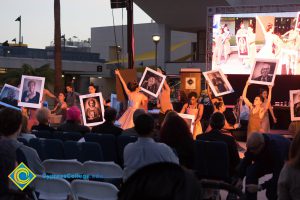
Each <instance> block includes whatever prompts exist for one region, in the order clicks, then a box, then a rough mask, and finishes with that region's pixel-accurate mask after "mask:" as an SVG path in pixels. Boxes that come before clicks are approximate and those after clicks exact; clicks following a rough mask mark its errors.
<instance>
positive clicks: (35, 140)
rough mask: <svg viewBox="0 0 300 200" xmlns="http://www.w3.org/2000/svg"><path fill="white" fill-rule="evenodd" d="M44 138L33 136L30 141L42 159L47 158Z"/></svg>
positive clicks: (30, 144)
mask: <svg viewBox="0 0 300 200" xmlns="http://www.w3.org/2000/svg"><path fill="white" fill-rule="evenodd" d="M42 140H44V139H39V138H32V139H31V140H30V141H29V146H30V147H31V148H33V149H35V150H36V151H37V153H38V155H39V157H40V159H41V160H45V152H44V151H43V150H44V148H43V145H44V143H42V142H41V141H42Z"/></svg>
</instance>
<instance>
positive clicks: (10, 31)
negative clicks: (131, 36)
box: [0, 0, 151, 48]
mask: <svg viewBox="0 0 300 200" xmlns="http://www.w3.org/2000/svg"><path fill="white" fill-rule="evenodd" d="M60 2H61V33H62V34H65V35H66V39H68V38H70V37H73V36H76V37H78V38H79V39H81V40H86V39H88V38H89V37H91V36H90V35H91V27H100V26H112V25H113V20H112V10H111V8H110V0H61V1H60ZM53 8H54V1H53V0H25V1H24V0H4V1H1V12H0V27H1V28H0V43H2V42H4V41H5V40H8V41H9V42H11V40H12V39H14V38H16V39H17V42H18V39H19V22H15V19H16V18H17V17H18V16H19V15H21V16H22V35H23V37H24V39H23V40H24V43H26V44H28V45H29V47H30V48H44V47H45V46H47V45H49V44H50V42H51V41H53V38H54V10H53ZM114 14H115V23H116V25H120V24H122V9H114ZM126 15H127V13H126V9H124V24H126ZM150 22H151V18H150V17H149V16H148V15H147V14H146V13H145V12H144V11H142V10H141V9H140V8H139V7H138V6H136V5H135V6H134V23H150Z"/></svg>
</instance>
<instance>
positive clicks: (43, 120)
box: [31, 108, 55, 132]
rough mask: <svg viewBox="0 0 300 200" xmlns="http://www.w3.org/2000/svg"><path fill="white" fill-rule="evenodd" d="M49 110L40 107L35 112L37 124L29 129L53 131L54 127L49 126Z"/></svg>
mask: <svg viewBox="0 0 300 200" xmlns="http://www.w3.org/2000/svg"><path fill="white" fill-rule="evenodd" d="M49 118H50V110H49V109H48V108H40V109H38V110H37V112H36V119H37V120H38V122H39V125H35V126H32V128H31V130H34V131H50V132H53V131H55V129H54V128H52V127H50V126H49V121H50V119H49Z"/></svg>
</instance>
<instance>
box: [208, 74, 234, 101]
mask: <svg viewBox="0 0 300 200" xmlns="http://www.w3.org/2000/svg"><path fill="white" fill-rule="evenodd" d="M203 75H204V77H205V79H206V80H207V82H208V84H209V86H210V88H211V90H212V92H213V93H214V95H215V96H216V97H218V96H223V95H226V94H230V93H233V92H234V90H233V88H232V86H231V84H230V83H229V81H228V79H227V77H226V76H225V75H224V73H223V72H222V71H221V70H212V71H208V72H203Z"/></svg>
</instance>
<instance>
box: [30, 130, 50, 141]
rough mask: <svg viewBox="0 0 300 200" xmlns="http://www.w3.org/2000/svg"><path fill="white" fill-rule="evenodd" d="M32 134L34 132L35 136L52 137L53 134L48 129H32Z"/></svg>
mask: <svg viewBox="0 0 300 200" xmlns="http://www.w3.org/2000/svg"><path fill="white" fill-rule="evenodd" d="M32 134H34V135H35V136H36V137H37V138H45V139H53V135H52V133H51V132H50V131H36V130H33V131H32Z"/></svg>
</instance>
